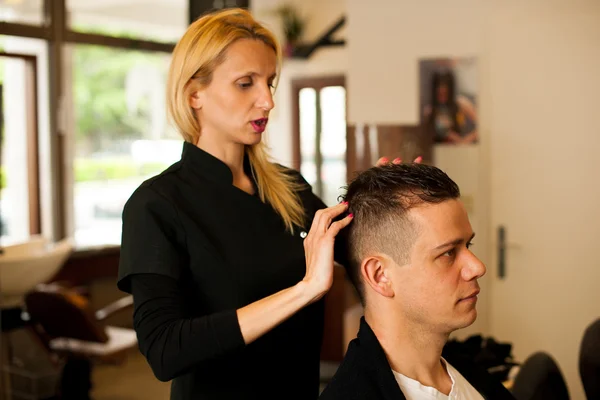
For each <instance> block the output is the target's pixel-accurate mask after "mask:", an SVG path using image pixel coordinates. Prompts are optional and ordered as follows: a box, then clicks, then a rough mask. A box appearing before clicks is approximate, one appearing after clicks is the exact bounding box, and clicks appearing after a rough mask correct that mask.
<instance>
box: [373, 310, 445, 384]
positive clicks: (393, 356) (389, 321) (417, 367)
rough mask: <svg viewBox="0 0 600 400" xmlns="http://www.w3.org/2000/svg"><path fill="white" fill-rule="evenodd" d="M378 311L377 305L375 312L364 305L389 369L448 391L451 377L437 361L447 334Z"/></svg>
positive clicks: (440, 356)
mask: <svg viewBox="0 0 600 400" xmlns="http://www.w3.org/2000/svg"><path fill="white" fill-rule="evenodd" d="M378 308H379V305H378ZM381 311H382V309H381V308H379V309H378V312H377V313H371V312H370V309H369V307H368V306H367V308H366V309H365V320H366V321H367V323H368V324H369V326H370V327H371V329H372V330H373V332H374V333H375V336H376V337H377V339H378V340H379V343H380V344H381V347H382V348H383V350H384V352H385V354H386V357H387V359H388V362H389V364H390V366H391V368H392V369H393V370H394V371H396V372H398V373H400V374H402V375H405V376H407V377H409V378H411V379H414V380H416V381H419V382H420V383H421V384H422V385H425V386H430V387H434V388H436V389H438V390H439V391H440V392H442V393H444V394H446V395H447V394H448V393H450V390H451V388H452V380H451V379H450V376H449V375H448V372H447V370H446V368H445V367H444V366H443V365H442V362H441V358H442V349H443V348H444V345H445V344H446V341H447V340H448V335H447V334H443V333H439V332H433V331H431V330H429V329H427V328H424V327H422V326H419V325H417V324H415V323H414V322H412V321H407V320H406V319H400V318H388V317H383V316H384V315H393V314H390V313H386V312H381Z"/></svg>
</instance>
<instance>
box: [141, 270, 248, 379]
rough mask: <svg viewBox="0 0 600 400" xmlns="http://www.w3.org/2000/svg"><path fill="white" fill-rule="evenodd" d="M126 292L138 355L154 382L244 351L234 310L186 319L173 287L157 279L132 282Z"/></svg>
mask: <svg viewBox="0 0 600 400" xmlns="http://www.w3.org/2000/svg"><path fill="white" fill-rule="evenodd" d="M131 289H132V294H133V302H134V313H133V323H134V328H135V331H136V333H137V337H138V341H139V347H140V351H141V352H142V354H143V355H144V356H145V357H146V359H147V360H148V363H149V364H150V367H151V368H152V371H153V372H154V375H156V377H157V378H158V379H159V380H161V381H169V380H171V379H173V378H175V377H177V376H179V375H181V374H184V373H186V372H187V371H189V370H190V369H191V368H193V367H194V366H197V365H198V364H201V363H205V362H210V361H211V360H213V359H215V358H219V357H222V356H225V355H227V354H231V353H232V352H234V351H235V350H237V349H240V348H242V347H244V339H243V337H242V333H241V331H240V326H239V322H238V319H237V314H236V311H235V310H230V311H229V310H228V311H223V312H219V313H215V314H211V315H207V316H203V317H199V318H188V317H187V316H186V315H185V311H184V310H185V309H186V307H185V304H184V299H183V297H182V295H181V294H180V293H181V289H180V288H179V286H178V284H177V281H175V280H174V279H172V278H168V277H165V276H161V275H157V274H138V275H134V276H132V277H131Z"/></svg>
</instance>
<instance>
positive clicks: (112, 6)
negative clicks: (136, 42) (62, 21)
mask: <svg viewBox="0 0 600 400" xmlns="http://www.w3.org/2000/svg"><path fill="white" fill-rule="evenodd" d="M188 3H189V1H188V0H152V1H149V0H143V1H140V0H101V1H99V0H67V2H66V5H67V10H68V16H69V21H70V27H71V29H72V30H73V31H77V32H85V33H100V34H103V35H109V36H117V37H127V38H136V39H145V40H154V41H159V42H176V41H177V40H178V39H179V38H180V37H181V36H182V35H183V33H184V32H185V28H186V27H187V22H188V5H189V4H188Z"/></svg>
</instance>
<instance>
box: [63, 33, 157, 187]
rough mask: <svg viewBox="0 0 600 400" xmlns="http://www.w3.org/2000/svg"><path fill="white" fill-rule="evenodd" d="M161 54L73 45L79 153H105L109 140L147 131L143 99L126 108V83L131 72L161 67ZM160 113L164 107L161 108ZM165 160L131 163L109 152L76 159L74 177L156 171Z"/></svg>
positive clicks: (130, 137) (147, 113) (147, 109)
mask: <svg viewBox="0 0 600 400" xmlns="http://www.w3.org/2000/svg"><path fill="white" fill-rule="evenodd" d="M164 62H165V57H164V55H163V54H153V53H147V52H139V51H124V50H119V49H112V48H106V47H101V46H87V45H86V46H77V47H76V48H75V50H74V51H73V80H74V87H73V90H74V93H73V95H74V107H75V110H74V112H75V137H76V148H77V153H78V155H79V156H83V155H90V154H93V153H95V152H103V151H104V152H106V150H107V149H106V147H107V144H108V145H109V147H110V145H111V144H114V143H116V142H118V141H122V140H136V139H142V138H144V137H145V135H147V133H148V132H149V130H150V121H151V113H152V112H153V110H152V109H151V107H150V104H149V101H148V99H147V98H145V97H144V98H142V99H141V100H140V101H139V102H138V104H136V105H135V108H134V110H135V111H134V112H131V111H130V110H129V109H128V107H127V103H126V101H127V96H126V95H127V93H126V86H125V82H126V79H127V75H128V74H129V73H130V71H132V70H134V71H135V69H139V68H144V67H150V68H154V69H158V70H159V71H164V70H165V64H164ZM163 112H164V110H163ZM165 167H166V165H162V164H157V163H152V164H144V165H135V164H134V163H133V162H132V161H129V160H123V159H122V158H119V156H118V154H115V157H112V156H109V157H108V158H102V159H89V158H81V159H77V160H76V161H75V165H74V168H75V181H76V182H84V181H91V180H102V179H125V178H129V177H134V176H144V175H147V174H149V173H153V172H160V171H161V170H163V169H164V168H165Z"/></svg>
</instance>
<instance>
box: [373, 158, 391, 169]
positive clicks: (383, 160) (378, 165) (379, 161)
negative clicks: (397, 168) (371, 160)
mask: <svg viewBox="0 0 600 400" xmlns="http://www.w3.org/2000/svg"><path fill="white" fill-rule="evenodd" d="M389 162H390V159H389V158H387V157H381V158H380V159H379V160H377V164H375V166H376V167H381V166H382V165H385V164H388V163H389Z"/></svg>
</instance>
